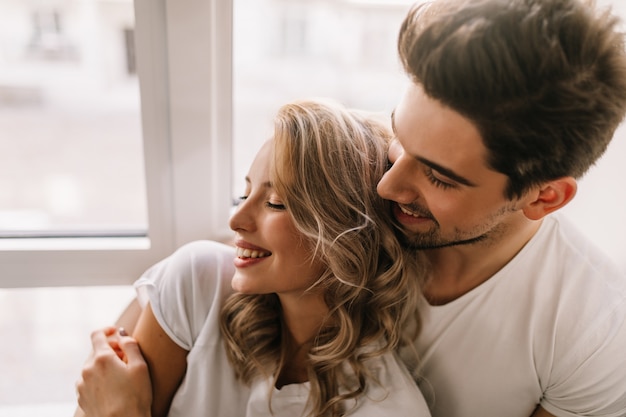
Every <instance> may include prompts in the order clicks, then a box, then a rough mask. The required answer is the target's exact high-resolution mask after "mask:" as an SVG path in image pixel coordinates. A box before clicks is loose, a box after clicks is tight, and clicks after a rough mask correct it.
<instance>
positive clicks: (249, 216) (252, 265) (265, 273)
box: [230, 140, 324, 297]
mask: <svg viewBox="0 0 626 417" xmlns="http://www.w3.org/2000/svg"><path fill="white" fill-rule="evenodd" d="M272 153H273V141H271V140H270V141H268V142H266V143H265V144H264V145H263V147H262V148H261V150H260V151H259V153H258V154H257V156H256V158H255V159H254V161H253V162H252V166H251V167H250V170H249V172H248V176H247V177H246V191H245V194H244V196H243V197H242V199H241V202H240V203H239V207H238V208H237V211H236V212H235V213H234V214H233V216H232V217H231V219H230V228H231V229H233V230H234V231H235V232H236V236H235V246H236V247H237V257H236V258H235V261H234V263H235V267H236V269H237V270H236V272H235V275H234V277H233V280H232V287H233V289H234V290H235V291H238V292H241V293H246V294H268V293H277V294H279V295H285V294H295V295H296V296H298V297H301V296H302V295H303V293H304V292H305V290H306V289H308V288H309V287H310V286H311V284H313V283H314V282H315V281H316V280H317V279H318V278H319V277H320V276H321V274H322V272H323V271H324V266H323V265H322V263H321V262H320V261H319V260H312V259H311V249H312V248H311V247H310V245H308V244H306V243H305V241H304V238H303V236H302V234H301V233H300V232H298V231H297V230H296V227H295V225H294V222H293V220H292V218H291V215H290V214H289V211H288V208H286V207H285V206H284V205H283V204H284V203H283V200H282V199H281V197H280V196H279V195H278V194H276V192H275V191H274V188H273V187H272V184H271V183H270V180H269V169H270V160H271V157H272Z"/></svg>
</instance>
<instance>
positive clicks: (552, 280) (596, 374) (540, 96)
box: [79, 0, 626, 417]
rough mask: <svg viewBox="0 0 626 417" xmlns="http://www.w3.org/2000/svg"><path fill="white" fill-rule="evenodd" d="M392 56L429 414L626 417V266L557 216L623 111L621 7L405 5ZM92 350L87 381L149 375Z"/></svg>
mask: <svg viewBox="0 0 626 417" xmlns="http://www.w3.org/2000/svg"><path fill="white" fill-rule="evenodd" d="M399 52H400V57H401V59H402V62H403V64H404V67H405V70H406V72H407V73H408V75H409V76H410V78H411V80H412V83H411V85H410V86H409V88H408V89H407V91H406V93H405V95H404V97H403V98H402V100H401V101H400V103H399V104H398V106H397V108H396V110H395V112H394V114H393V118H392V119H393V126H394V130H395V133H396V136H397V139H396V140H395V141H394V142H393V144H392V145H391V148H390V151H389V159H390V162H391V163H392V164H393V165H392V166H391V168H390V169H389V171H388V172H387V174H386V175H385V176H384V177H383V179H382V180H381V181H380V183H379V186H378V191H379V193H380V194H381V195H382V196H383V197H385V198H387V199H389V200H392V201H393V202H395V204H394V209H393V215H394V216H395V217H396V219H397V220H398V222H399V223H400V224H401V225H402V227H403V230H404V234H403V236H402V239H403V240H404V241H405V242H406V244H407V245H410V246H413V247H415V248H416V249H419V250H423V251H425V253H426V254H427V256H428V258H429V259H430V261H431V264H432V271H433V273H432V278H431V279H430V280H429V281H428V282H427V284H426V286H425V288H424V295H425V300H426V301H427V303H425V305H424V308H423V316H424V317H423V326H424V327H423V330H422V333H421V334H420V336H419V339H418V341H417V344H416V346H417V349H418V352H419V353H420V355H421V367H420V371H419V379H418V382H419V385H420V388H421V390H422V391H423V392H424V395H425V396H426V397H427V399H428V400H429V405H430V407H431V411H432V414H433V416H436V417H440V416H443V417H455V416H470V417H473V416H481V417H483V416H494V417H495V416H498V417H501V416H507V417H511V416H513V417H515V416H520V417H525V416H531V415H533V416H550V415H554V416H576V415H592V416H624V415H626V277H624V275H623V273H621V272H620V271H619V270H618V269H617V267H615V266H614V265H612V264H611V263H610V261H609V260H608V258H607V257H605V256H604V255H602V254H601V253H599V251H598V250H596V249H595V248H593V247H592V245H591V244H590V243H589V242H588V241H587V240H586V239H585V238H584V237H582V236H581V235H579V234H578V232H577V231H576V230H575V229H574V227H573V226H572V225H570V224H569V223H567V221H565V219H563V218H561V217H560V216H559V215H558V214H553V212H555V211H557V210H558V209H560V208H561V207H563V206H565V205H566V204H567V203H568V202H569V201H571V199H572V198H574V196H575V194H576V179H577V178H579V177H580V176H582V175H583V174H584V173H585V172H586V170H587V169H588V168H589V166H590V165H592V164H593V163H594V162H595V161H596V160H597V158H598V157H599V156H600V155H602V153H603V152H604V150H605V149H606V146H607V144H608V143H609V141H610V139H611V137H612V135H613V132H614V130H615V129H616V127H617V126H618V124H619V123H620V122H621V120H622V118H623V116H624V112H625V111H626V56H625V54H624V49H623V38H622V37H621V35H619V34H617V33H616V30H615V22H614V21H613V18H612V17H610V16H607V15H599V14H597V12H595V11H594V10H593V9H591V8H590V7H589V6H587V5H585V4H583V3H581V2H579V1H575V0H569V1H567V0H543V1H542V0H535V1H533V0H508V1H502V0H465V1H464V0H436V1H435V2H433V3H432V4H429V5H424V6H417V7H415V8H414V9H413V10H412V11H411V12H410V13H409V15H408V16H407V18H406V20H405V21H404V23H403V25H402V28H401V31H400V37H399ZM109 331H111V330H109ZM127 343H131V346H132V341H131V340H130V339H128V338H122V349H126V348H125V346H126V344H127ZM94 346H95V347H94V349H95V350H96V352H98V355H97V357H99V358H101V359H100V360H99V361H94V362H93V363H90V364H88V366H87V368H86V373H85V374H84V375H85V376H86V378H87V379H90V380H93V381H102V382H103V384H101V385H100V387H102V386H104V383H106V382H107V381H111V380H120V379H121V380H125V381H126V382H128V381H130V377H132V378H137V379H138V380H139V381H143V383H145V381H146V379H147V376H146V375H147V373H146V370H145V369H144V367H143V365H142V361H141V358H140V356H138V355H136V353H137V352H138V351H136V350H130V351H129V352H128V353H127V355H128V356H129V357H130V359H129V361H128V364H129V367H128V368H125V367H124V366H122V365H121V364H120V363H118V362H115V365H112V360H109V359H115V358H116V357H115V355H111V354H110V351H108V350H107V349H108V344H107V343H106V339H105V338H104V336H103V334H102V333H100V332H96V333H95V334H94ZM107 352H108V353H107ZM107 354H108V355H109V356H107ZM102 358H104V359H102ZM107 372H118V373H119V374H118V375H117V376H115V377H112V376H107ZM127 374H129V375H130V376H129V377H126V375H127ZM138 375H139V377H138ZM107 378H108V379H107ZM113 378H115V379H113ZM97 385H98V384H94V383H92V384H84V383H82V382H81V383H79V391H80V392H81V401H83V402H85V404H86V406H89V405H90V401H91V405H92V406H93V405H94V404H98V401H97V396H96V394H94V391H98V394H99V395H102V397H101V398H106V396H107V395H113V392H104V391H103V389H102V388H101V389H100V390H95V389H93V390H91V391H90V390H89V389H88V388H89V387H92V388H93V387H94V386H97ZM110 385H111V384H107V386H110ZM133 386H138V385H136V384H135V385H133ZM114 388H115V387H111V388H110V389H111V390H113V389H114ZM142 392H144V394H145V391H142ZM126 396H127V397H128V399H127V401H128V403H127V404H130V405H128V407H129V408H130V407H134V406H135V405H136V404H137V402H138V401H139V400H137V399H138V398H139V399H141V401H139V402H143V403H145V402H146V401H148V400H146V397H145V395H144V396H141V395H138V394H135V395H134V396H132V395H130V394H128V393H127V394H126ZM130 397H133V398H134V399H133V398H130ZM118 398H119V397H118ZM103 401H104V400H103V399H101V400H100V403H99V404H102V403H103ZM133 401H135V402H134V403H133ZM94 408H96V407H94ZM129 408H127V410H128V409H129ZM139 408H141V407H139ZM101 415H114V414H113V413H109V414H107V413H103V414H101ZM125 415H130V414H128V413H126V414H125ZM132 415H141V414H132Z"/></svg>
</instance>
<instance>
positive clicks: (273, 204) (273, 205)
mask: <svg viewBox="0 0 626 417" xmlns="http://www.w3.org/2000/svg"><path fill="white" fill-rule="evenodd" d="M265 205H266V206H267V207H269V208H271V209H272V210H287V207H286V206H285V205H284V204H282V203H276V202H272V201H267V202H266V203H265Z"/></svg>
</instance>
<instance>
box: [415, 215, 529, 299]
mask: <svg viewBox="0 0 626 417" xmlns="http://www.w3.org/2000/svg"><path fill="white" fill-rule="evenodd" d="M540 225H541V221H524V222H522V223H521V224H519V225H515V226H511V229H509V230H508V231H507V233H505V234H504V237H502V238H500V239H497V240H486V241H484V242H478V243H474V244H470V245H459V246H450V247H445V248H439V249H431V250H428V251H426V255H427V257H428V258H429V260H430V262H431V264H432V270H433V272H432V277H431V279H430V280H429V281H428V282H427V283H426V286H425V288H424V296H425V298H426V299H427V300H428V302H429V303H430V304H431V305H443V304H447V303H449V302H451V301H454V300H456V299H457V298H459V297H461V296H462V295H464V294H467V293H468V292H470V291H471V290H473V289H474V288H476V287H478V286H479V285H480V284H482V283H484V282H485V281H487V280H489V279H490V278H491V277H492V276H493V275H495V274H496V273H497V272H498V271H499V270H500V269H502V268H503V267H504V266H505V265H506V264H508V263H509V262H510V261H511V259H513V258H514V257H515V255H517V253H518V252H519V251H520V250H521V249H522V248H523V247H524V245H526V243H528V241H529V240H530V239H531V238H532V237H533V236H534V235H535V233H536V232H537V230H538V229H539V226H540Z"/></svg>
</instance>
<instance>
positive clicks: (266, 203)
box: [235, 195, 287, 210]
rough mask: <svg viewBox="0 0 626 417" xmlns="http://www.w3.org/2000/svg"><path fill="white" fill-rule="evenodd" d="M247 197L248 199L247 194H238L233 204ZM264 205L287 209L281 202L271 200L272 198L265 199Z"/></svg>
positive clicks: (271, 207)
mask: <svg viewBox="0 0 626 417" xmlns="http://www.w3.org/2000/svg"><path fill="white" fill-rule="evenodd" d="M247 199H248V196H247V195H242V196H239V197H237V199H236V200H235V205H237V206H238V205H240V204H241V203H243V202H244V201H246V200H247ZM265 207H267V208H270V209H272V210H287V207H286V206H285V205H284V204H283V203H279V202H276V201H272V200H268V201H266V202H265Z"/></svg>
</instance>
